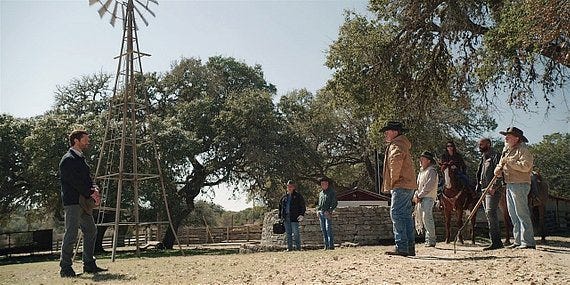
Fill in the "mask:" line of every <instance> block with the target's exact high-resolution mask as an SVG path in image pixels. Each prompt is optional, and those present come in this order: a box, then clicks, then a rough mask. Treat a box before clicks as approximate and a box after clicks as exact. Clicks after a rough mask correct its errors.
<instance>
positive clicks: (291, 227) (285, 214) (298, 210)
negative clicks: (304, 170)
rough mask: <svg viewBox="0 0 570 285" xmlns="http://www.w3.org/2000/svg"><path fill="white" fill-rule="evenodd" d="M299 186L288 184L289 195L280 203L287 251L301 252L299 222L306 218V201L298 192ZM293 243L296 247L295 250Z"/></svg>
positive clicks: (280, 215) (280, 216) (291, 182)
mask: <svg viewBox="0 0 570 285" xmlns="http://www.w3.org/2000/svg"><path fill="white" fill-rule="evenodd" d="M296 188H297V186H296V185H295V183H294V182H293V181H291V180H289V181H288V182H287V194H285V195H284V196H283V198H281V202H280V203H279V219H282V220H283V224H284V225H285V234H286V235H287V251H291V250H293V249H295V250H301V235H300V234H299V222H302V221H303V218H304V216H305V211H306V207H305V199H303V196H302V195H301V194H300V193H299V192H297V191H296V190H297V189H296ZM293 242H294V243H295V247H294V248H293Z"/></svg>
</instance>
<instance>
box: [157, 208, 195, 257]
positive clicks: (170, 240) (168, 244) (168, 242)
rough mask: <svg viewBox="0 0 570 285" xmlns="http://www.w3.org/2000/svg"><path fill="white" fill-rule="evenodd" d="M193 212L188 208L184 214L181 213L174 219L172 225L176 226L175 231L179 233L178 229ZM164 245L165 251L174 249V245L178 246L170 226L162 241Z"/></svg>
mask: <svg viewBox="0 0 570 285" xmlns="http://www.w3.org/2000/svg"><path fill="white" fill-rule="evenodd" d="M191 212H192V210H190V209H188V208H186V209H185V210H183V211H182V212H180V213H179V214H178V215H177V216H176V217H172V225H173V226H174V231H175V232H178V228H179V227H180V225H181V224H182V221H184V219H186V217H188V215H190V213H191ZM162 244H163V245H164V248H165V249H173V248H174V245H175V244H176V239H175V238H174V234H173V233H172V230H171V229H170V225H169V226H168V228H167V230H166V232H165V233H164V237H163V239H162Z"/></svg>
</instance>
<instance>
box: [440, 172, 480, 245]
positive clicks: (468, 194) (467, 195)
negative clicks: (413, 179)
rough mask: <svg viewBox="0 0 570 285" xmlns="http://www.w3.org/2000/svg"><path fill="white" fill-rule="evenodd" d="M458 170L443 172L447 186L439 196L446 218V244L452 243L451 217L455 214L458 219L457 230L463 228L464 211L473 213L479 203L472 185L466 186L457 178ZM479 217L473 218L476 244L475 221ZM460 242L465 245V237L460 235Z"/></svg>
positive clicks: (473, 240) (473, 238) (473, 234)
mask: <svg viewBox="0 0 570 285" xmlns="http://www.w3.org/2000/svg"><path fill="white" fill-rule="evenodd" d="M457 171H458V169H456V168H455V169H453V167H447V168H445V169H444V170H443V174H444V177H445V184H444V187H443V192H442V193H441V195H440V196H439V200H440V204H441V205H442V206H443V214H444V217H445V242H446V243H450V242H451V238H450V237H451V216H452V214H453V213H455V214H456V217H457V229H459V228H461V227H462V226H463V211H472V210H473V208H474V207H475V204H476V203H477V195H476V194H475V188H474V187H472V186H471V185H469V186H465V185H463V184H462V183H461V181H459V177H458V176H457V173H456V172H457ZM476 216H477V215H473V217H472V218H471V221H470V222H471V239H472V242H473V244H475V219H476ZM458 236H459V242H460V243H461V244H463V235H462V234H461V233H459V234H458Z"/></svg>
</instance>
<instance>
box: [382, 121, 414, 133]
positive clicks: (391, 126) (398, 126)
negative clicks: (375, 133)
mask: <svg viewBox="0 0 570 285" xmlns="http://www.w3.org/2000/svg"><path fill="white" fill-rule="evenodd" d="M388 130H392V131H399V132H400V133H403V132H407V131H408V129H406V128H404V125H403V124H402V123H400V122H396V121H389V122H386V125H384V127H382V128H381V129H380V131H381V132H385V131H388Z"/></svg>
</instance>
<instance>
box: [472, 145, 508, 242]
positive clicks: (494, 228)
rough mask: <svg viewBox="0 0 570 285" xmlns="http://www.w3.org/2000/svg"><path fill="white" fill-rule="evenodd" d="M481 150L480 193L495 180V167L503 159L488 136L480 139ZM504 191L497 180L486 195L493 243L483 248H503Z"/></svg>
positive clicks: (486, 213) (478, 188)
mask: <svg viewBox="0 0 570 285" xmlns="http://www.w3.org/2000/svg"><path fill="white" fill-rule="evenodd" d="M479 151H480V152H481V161H480V162H479V168H477V193H478V194H480V192H481V191H483V190H484V189H485V188H487V187H488V186H489V183H490V182H491V180H493V176H494V174H493V171H495V167H496V166H497V164H498V163H499V160H500V159H501V156H500V155H499V153H498V152H496V151H495V150H494V149H493V148H492V147H491V140H490V139H488V138H482V139H481V140H479ZM502 191H504V190H503V189H501V187H500V182H495V184H494V185H491V188H490V189H489V190H488V191H487V194H486V195H485V215H486V216H487V223H488V224H489V238H490V239H491V245H489V246H487V247H485V248H483V250H494V249H499V248H503V243H502V242H501V235H500V233H499V216H498V215H497V209H498V208H499V201H500V200H501V196H502Z"/></svg>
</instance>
